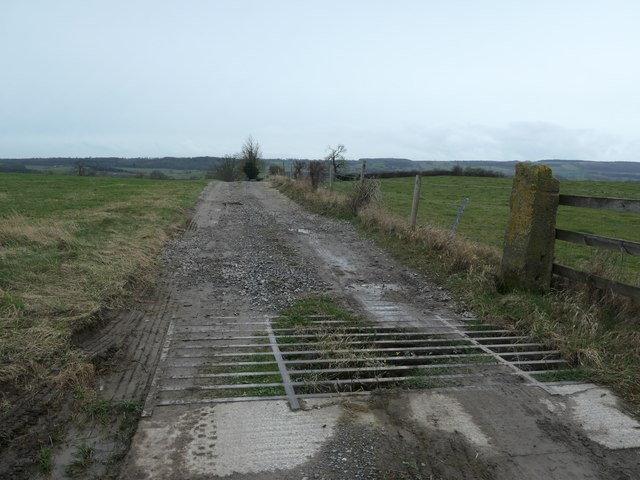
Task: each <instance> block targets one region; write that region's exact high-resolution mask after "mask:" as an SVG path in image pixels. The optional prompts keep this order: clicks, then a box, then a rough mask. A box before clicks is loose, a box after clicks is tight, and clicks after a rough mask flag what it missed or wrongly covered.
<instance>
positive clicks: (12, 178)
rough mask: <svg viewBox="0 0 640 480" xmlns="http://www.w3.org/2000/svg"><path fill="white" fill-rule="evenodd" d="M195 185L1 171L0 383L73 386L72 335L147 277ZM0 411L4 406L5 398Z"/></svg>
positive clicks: (86, 375) (76, 379)
mask: <svg viewBox="0 0 640 480" xmlns="http://www.w3.org/2000/svg"><path fill="white" fill-rule="evenodd" d="M205 184H206V183H205V182H204V181H195V182H180V181H175V182H168V181H152V180H139V179H109V178H97V177H67V176H65V177H62V176H45V175H21V174H0V386H2V389H1V390H2V391H3V392H4V393H5V394H15V393H19V392H21V391H28V390H33V389H36V388H38V386H39V385H40V384H41V383H42V382H43V381H45V380H46V381H47V382H48V383H50V384H53V385H56V386H64V385H76V384H82V383H83V382H86V381H87V380H88V379H90V378H91V376H92V372H93V369H92V366H91V364H90V363H88V362H87V361H86V360H85V359H84V358H83V355H82V353H81V352H80V351H78V350H76V349H74V348H73V347H72V346H71V343H70V339H71V336H72V334H73V333H74V332H76V331H78V330H79V329H82V328H85V327H87V326H89V325H90V324H91V323H92V322H93V321H95V320H96V318H97V314H98V313H99V312H100V311H101V309H103V308H109V307H116V306H118V305H119V304H120V302H122V300H123V299H124V298H126V296H127V294H128V292H129V291H130V290H131V286H132V284H137V285H143V284H144V283H145V282H148V281H149V280H150V279H151V278H152V274H153V272H154V271H155V268H156V258H157V255H158V253H159V252H160V250H161V248H162V246H163V244H164V243H165V241H166V239H167V238H168V235H170V234H171V233H172V232H174V231H176V229H177V228H179V227H180V226H181V225H182V224H184V212H185V211H186V209H188V208H190V207H191V206H192V205H193V204H194V202H195V200H196V198H197V196H198V195H199V193H200V192H201V190H202V188H203V186H204V185H205ZM0 400H2V401H3V405H2V406H3V408H2V409H0V411H2V410H6V409H8V408H9V407H10V405H8V400H7V397H3V399H0Z"/></svg>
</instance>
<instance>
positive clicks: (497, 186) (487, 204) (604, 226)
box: [336, 176, 640, 284]
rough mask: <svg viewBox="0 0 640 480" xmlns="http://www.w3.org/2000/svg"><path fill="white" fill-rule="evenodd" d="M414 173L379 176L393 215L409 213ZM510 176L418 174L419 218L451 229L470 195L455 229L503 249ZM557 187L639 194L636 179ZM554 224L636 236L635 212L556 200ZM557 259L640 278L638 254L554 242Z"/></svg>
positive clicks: (639, 218)
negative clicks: (568, 205) (407, 175)
mask: <svg viewBox="0 0 640 480" xmlns="http://www.w3.org/2000/svg"><path fill="white" fill-rule="evenodd" d="M414 182H415V181H414V178H389V179H384V180H382V186H381V189H382V203H383V206H384V208H385V209H386V210H388V211H389V212H390V213H392V214H393V215H396V216H398V217H403V218H408V217H409V214H410V211H411V202H412V198H413V187H414ZM511 183H512V180H511V179H509V178H484V177H449V176H441V177H423V178H422V189H421V194H420V206H419V209H418V223H419V224H425V223H430V224H433V225H437V226H439V227H442V228H446V229H450V228H451V226H452V224H453V221H454V219H455V218H456V215H457V214H458V211H459V209H460V207H461V206H462V204H463V203H464V200H465V198H469V204H468V205H467V206H466V208H465V210H464V212H463V214H462V216H461V218H460V222H459V224H458V227H457V230H456V232H457V234H459V235H462V236H464V237H467V238H469V239H471V240H475V241H477V242H480V243H484V244H486V245H490V246H492V247H495V248H496V249H502V241H503V236H504V230H505V227H506V223H507V219H508V216H509V196H510V193H511ZM349 189H350V183H349V182H339V183H337V184H336V190H338V191H348V190H349ZM560 192H561V193H565V194H573V195H586V196H598V197H620V198H632V199H640V182H597V181H562V182H561V183H560ZM557 227H558V228H562V229H565V230H573V231H577V232H584V233H593V234H596V235H604V236H608V237H614V238H622V239H626V240H633V241H640V214H636V213H627V212H612V211H606V210H594V209H586V208H573V207H564V206H561V207H560V208H559V212H558V218H557ZM556 259H557V261H558V262H559V263H562V264H565V265H569V266H575V267H579V268H583V269H587V268H588V269H592V268H593V267H594V264H597V265H598V267H599V268H605V269H606V271H607V273H608V274H610V275H613V276H614V277H616V278H618V279H621V280H624V281H627V282H630V283H633V284H640V259H639V258H638V257H632V256H630V255H626V254H622V253H616V252H606V251H598V249H595V248H591V247H585V246H580V245H574V244H570V243H566V242H561V241H558V242H556Z"/></svg>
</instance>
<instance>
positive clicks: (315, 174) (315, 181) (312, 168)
mask: <svg viewBox="0 0 640 480" xmlns="http://www.w3.org/2000/svg"><path fill="white" fill-rule="evenodd" d="M326 170H327V166H326V165H325V163H324V162H321V161H320V160H312V161H311V162H309V178H310V179H311V188H313V189H314V190H316V189H317V188H318V186H319V185H320V182H321V181H322V176H323V175H324V172H325V171H326Z"/></svg>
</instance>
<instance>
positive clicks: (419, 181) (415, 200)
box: [410, 175, 422, 228]
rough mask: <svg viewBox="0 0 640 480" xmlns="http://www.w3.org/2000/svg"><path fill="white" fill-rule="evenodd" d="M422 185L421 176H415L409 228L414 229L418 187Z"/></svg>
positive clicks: (418, 198)
mask: <svg viewBox="0 0 640 480" xmlns="http://www.w3.org/2000/svg"><path fill="white" fill-rule="evenodd" d="M421 184H422V175H416V183H415V186H414V187H413V204H412V205H411V220H410V222H411V228H416V221H417V219H418V204H419V203H420V186H421Z"/></svg>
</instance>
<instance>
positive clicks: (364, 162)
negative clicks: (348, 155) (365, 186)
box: [360, 160, 367, 183]
mask: <svg viewBox="0 0 640 480" xmlns="http://www.w3.org/2000/svg"><path fill="white" fill-rule="evenodd" d="M366 168H367V161H366V160H362V166H361V167H360V183H364V171H365V170H366Z"/></svg>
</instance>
